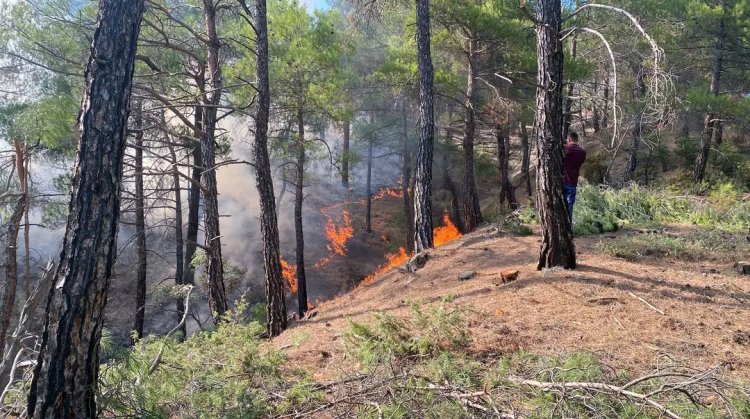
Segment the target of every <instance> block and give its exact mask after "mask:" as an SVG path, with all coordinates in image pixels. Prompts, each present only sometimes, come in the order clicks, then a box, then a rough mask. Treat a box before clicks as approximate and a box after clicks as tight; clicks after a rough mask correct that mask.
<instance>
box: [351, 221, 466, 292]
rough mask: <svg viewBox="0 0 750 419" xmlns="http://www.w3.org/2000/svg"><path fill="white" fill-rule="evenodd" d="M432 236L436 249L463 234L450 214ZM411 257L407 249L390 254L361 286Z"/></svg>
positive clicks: (434, 230)
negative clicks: (452, 220)
mask: <svg viewBox="0 0 750 419" xmlns="http://www.w3.org/2000/svg"><path fill="white" fill-rule="evenodd" d="M432 234H433V236H434V244H435V247H438V246H442V245H444V244H446V243H449V242H452V241H453V240H456V239H457V238H459V237H461V233H460V232H459V231H458V228H457V227H456V226H455V224H453V223H452V222H451V219H450V217H448V214H445V215H443V225H442V226H440V227H435V229H433V231H432ZM409 257H410V255H409V253H407V252H406V249H404V248H403V247H401V248H399V249H398V253H390V254H387V255H385V259H386V262H385V263H384V264H382V265H380V266H379V267H378V269H376V270H375V272H373V273H371V274H370V275H368V276H367V277H366V278H365V279H363V280H362V282H361V283H360V284H359V286H362V285H367V284H369V283H370V282H372V281H373V280H375V278H377V277H378V276H379V275H380V274H383V273H385V272H388V271H390V270H391V269H393V268H396V267H397V266H399V265H401V264H404V263H406V261H407V260H409Z"/></svg>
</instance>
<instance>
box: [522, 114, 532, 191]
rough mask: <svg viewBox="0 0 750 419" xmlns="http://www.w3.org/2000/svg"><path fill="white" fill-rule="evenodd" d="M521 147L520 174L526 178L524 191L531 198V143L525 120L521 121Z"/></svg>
mask: <svg viewBox="0 0 750 419" xmlns="http://www.w3.org/2000/svg"><path fill="white" fill-rule="evenodd" d="M521 148H523V158H522V160H521V174H522V176H523V178H524V179H525V180H526V193H528V196H529V198H531V195H532V194H533V193H534V192H533V190H532V189H531V170H530V169H531V144H529V131H528V130H527V129H526V122H524V121H521Z"/></svg>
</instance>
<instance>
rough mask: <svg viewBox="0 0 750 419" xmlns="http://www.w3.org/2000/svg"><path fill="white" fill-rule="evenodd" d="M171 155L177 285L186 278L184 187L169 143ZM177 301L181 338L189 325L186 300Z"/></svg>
mask: <svg viewBox="0 0 750 419" xmlns="http://www.w3.org/2000/svg"><path fill="white" fill-rule="evenodd" d="M168 147H169V157H170V158H171V159H172V191H173V193H174V203H175V205H174V242H175V248H174V254H175V271H174V284H175V285H176V286H178V287H179V286H181V285H183V280H184V279H185V272H184V270H185V265H184V257H185V256H184V255H183V250H182V249H183V248H184V246H185V241H184V240H183V238H182V188H181V185H180V168H179V166H178V165H177V163H178V162H177V153H175V151H174V146H173V145H171V144H170V145H169V146H168ZM175 300H176V301H175V303H176V305H177V313H176V314H177V324H181V326H180V332H182V333H181V336H180V339H185V338H186V337H187V325H185V323H184V322H182V317H183V315H184V313H185V302H184V299H183V298H180V297H178V298H176V299H175Z"/></svg>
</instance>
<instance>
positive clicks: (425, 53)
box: [414, 0, 435, 253]
mask: <svg viewBox="0 0 750 419" xmlns="http://www.w3.org/2000/svg"><path fill="white" fill-rule="evenodd" d="M417 61H418V67H419V150H418V151H417V170H416V174H415V179H414V251H415V252H417V253H420V252H422V251H424V250H426V249H430V248H432V247H433V232H432V149H433V145H434V141H435V114H434V106H435V105H434V101H435V100H434V99H435V92H434V90H433V78H434V73H433V68H432V57H431V54H430V0H417Z"/></svg>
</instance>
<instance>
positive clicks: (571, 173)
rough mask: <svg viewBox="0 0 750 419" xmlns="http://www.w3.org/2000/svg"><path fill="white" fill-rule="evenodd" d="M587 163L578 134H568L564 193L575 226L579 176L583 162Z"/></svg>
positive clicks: (564, 163)
mask: <svg viewBox="0 0 750 419" xmlns="http://www.w3.org/2000/svg"><path fill="white" fill-rule="evenodd" d="M585 161H586V150H584V149H583V147H581V146H580V145H578V134H577V133H575V132H573V131H571V132H570V133H569V134H568V142H567V144H565V156H564V158H563V191H564V192H565V202H566V203H567V204H568V219H570V224H571V225H572V224H573V204H575V203H576V189H577V187H578V175H579V173H580V171H581V166H582V165H583V162H585Z"/></svg>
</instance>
